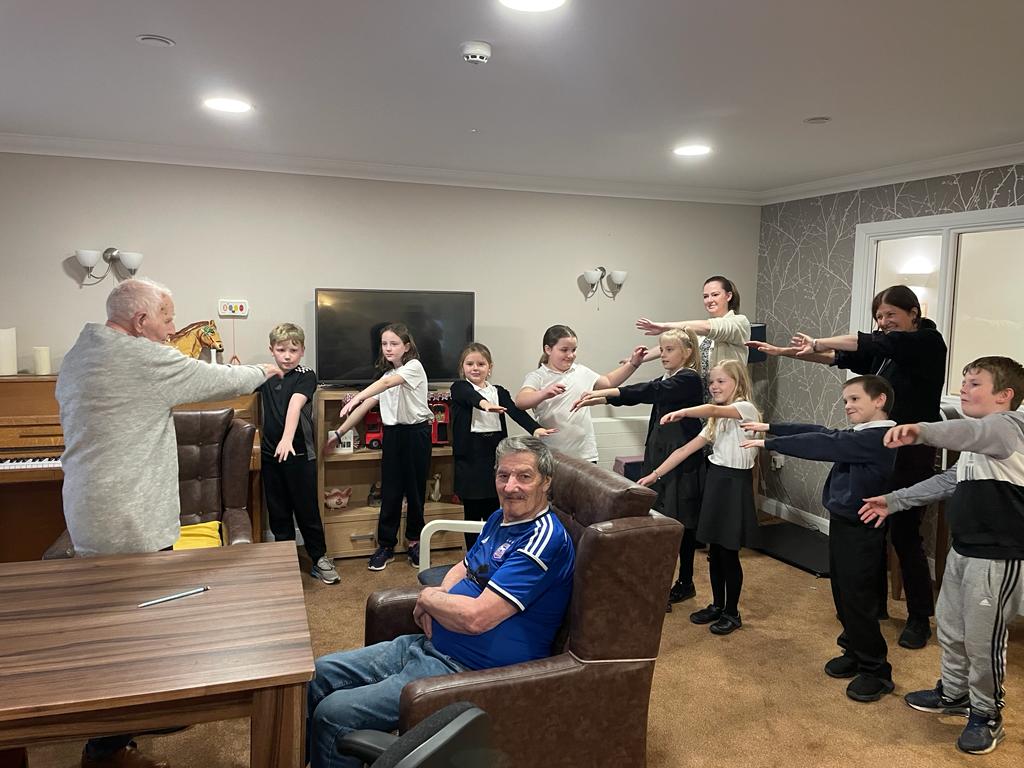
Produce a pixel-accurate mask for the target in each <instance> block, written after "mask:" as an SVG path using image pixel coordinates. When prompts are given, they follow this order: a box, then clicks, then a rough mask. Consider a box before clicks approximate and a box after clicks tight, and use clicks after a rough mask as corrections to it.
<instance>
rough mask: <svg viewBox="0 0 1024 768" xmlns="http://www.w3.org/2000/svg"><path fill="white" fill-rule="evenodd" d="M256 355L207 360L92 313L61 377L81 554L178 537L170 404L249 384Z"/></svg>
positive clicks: (140, 547)
mask: <svg viewBox="0 0 1024 768" xmlns="http://www.w3.org/2000/svg"><path fill="white" fill-rule="evenodd" d="M265 378H266V376H265V374H264V372H263V369H262V368H261V367H259V366H255V365H243V366H225V365H210V364H209V363H201V362H199V361H198V360H193V359H192V358H190V357H185V355H183V354H181V352H179V351H178V350H176V349H174V348H173V347H169V346H165V345H163V344H158V343H155V342H152V341H149V340H148V339H144V338H135V337H133V336H128V335H126V334H124V333H120V332H118V331H115V330H113V329H111V328H108V327H107V326H105V325H99V324H95V323H90V324H88V325H86V326H85V328H83V329H82V333H81V334H80V335H79V337H78V340H77V341H76V342H75V345H74V346H73V347H72V348H71V349H70V350H69V351H68V354H67V355H66V356H65V357H64V362H63V364H62V365H61V369H60V375H59V376H58V377H57V402H58V404H59V405H60V423H61V427H62V428H63V430H64V445H65V449H64V454H63V455H62V456H61V465H62V467H63V470H64V519H65V520H66V521H67V526H68V532H69V533H70V534H71V541H72V542H73V543H74V546H75V552H76V553H77V554H79V555H98V554H111V553H118V552H153V551H156V550H159V549H163V548H164V547H169V546H170V545H171V544H173V543H174V542H175V541H176V540H177V538H178V530H179V523H178V514H179V510H180V506H179V503H178V450H177V441H176V440H175V434H174V420H173V418H172V416H171V408H173V407H174V406H175V405H180V404H182V403H193V402H201V401H204V400H216V399H223V398H228V397H235V396H237V395H241V394H245V393H246V392H252V391H253V390H254V389H256V387H258V386H259V385H260V384H261V383H262V382H263V380H264V379H265Z"/></svg>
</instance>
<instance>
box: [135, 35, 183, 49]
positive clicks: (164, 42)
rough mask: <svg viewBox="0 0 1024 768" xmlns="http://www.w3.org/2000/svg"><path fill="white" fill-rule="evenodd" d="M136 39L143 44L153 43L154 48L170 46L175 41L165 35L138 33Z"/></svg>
mask: <svg viewBox="0 0 1024 768" xmlns="http://www.w3.org/2000/svg"><path fill="white" fill-rule="evenodd" d="M135 39H136V40H138V41H139V42H140V43H142V44H143V45H152V46H153V47H154V48H170V47H171V46H172V45H174V41H173V40H171V38H169V37H164V36H163V35H136V36H135Z"/></svg>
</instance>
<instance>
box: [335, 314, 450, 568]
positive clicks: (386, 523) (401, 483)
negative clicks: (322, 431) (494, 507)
mask: <svg viewBox="0 0 1024 768" xmlns="http://www.w3.org/2000/svg"><path fill="white" fill-rule="evenodd" d="M377 370H378V371H380V372H381V377H380V378H379V379H377V380H376V381H375V382H373V384H371V385H370V386H368V387H367V388H366V389H364V390H363V391H361V392H359V393H357V394H356V395H354V396H353V397H352V398H351V399H350V400H349V401H348V402H346V403H345V406H344V407H343V408H342V409H341V413H340V416H341V418H342V419H344V421H343V423H342V425H341V426H340V427H338V430H337V432H336V433H334V435H333V436H332V438H331V440H330V442H333V441H334V440H335V439H337V436H338V435H341V434H344V433H345V432H347V431H348V430H350V429H352V427H354V426H355V425H356V424H358V423H359V422H360V421H362V419H363V416H365V415H366V414H367V413H368V412H369V411H370V410H371V409H372V408H373V406H374V405H377V404H378V403H379V404H380V416H381V421H383V422H384V444H383V446H382V448H381V460H380V475H381V477H380V479H381V504H380V516H379V517H378V519H377V551H376V552H374V553H373V557H371V558H370V564H369V568H370V570H371V571H383V570H384V568H385V567H386V566H387V564H388V563H390V562H391V561H392V560H394V559H395V546H396V545H397V544H398V528H399V526H400V525H401V522H402V499H403V498H404V499H405V500H406V501H407V502H408V510H407V512H406V524H405V538H406V541H407V542H408V544H409V550H408V551H409V560H410V562H411V563H412V564H413V565H414V566H417V567H418V566H419V560H420V542H419V539H420V531H422V530H423V501H424V498H423V497H424V494H425V492H426V487H427V471H428V470H429V468H430V421H431V419H432V418H433V414H432V413H431V411H430V407H429V406H428V404H427V373H426V371H424V370H423V364H422V363H421V362H420V361H419V352H418V351H417V349H416V342H415V341H414V340H413V338H412V334H411V333H409V329H408V328H406V327H405V326H404V325H402V324H401V323H394V324H392V325H389V326H387V327H386V328H384V330H383V331H382V332H381V335H380V358H379V359H378V360H377Z"/></svg>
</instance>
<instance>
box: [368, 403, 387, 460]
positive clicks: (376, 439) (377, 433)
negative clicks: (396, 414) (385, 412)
mask: <svg viewBox="0 0 1024 768" xmlns="http://www.w3.org/2000/svg"><path fill="white" fill-rule="evenodd" d="M363 426H364V427H365V429H366V434H364V435H363V445H365V446H366V447H367V448H372V449H373V450H379V449H380V447H381V446H382V445H384V422H383V421H382V420H381V418H380V411H378V410H377V409H376V408H375V409H373V410H372V411H370V412H369V413H368V414H366V418H364V419H363Z"/></svg>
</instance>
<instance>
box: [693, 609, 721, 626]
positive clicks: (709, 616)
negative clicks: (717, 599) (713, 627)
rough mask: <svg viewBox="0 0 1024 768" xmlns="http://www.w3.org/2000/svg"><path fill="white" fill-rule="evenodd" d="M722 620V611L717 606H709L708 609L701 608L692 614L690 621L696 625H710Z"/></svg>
mask: <svg viewBox="0 0 1024 768" xmlns="http://www.w3.org/2000/svg"><path fill="white" fill-rule="evenodd" d="M720 618H722V609H721V608H719V607H718V606H717V605H709V606H708V607H707V608H701V609H700V610H699V611H694V612H693V613H691V614H690V621H692V622H693V623H694V624H710V623H711V622H713V621H718V620H719V619H720Z"/></svg>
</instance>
